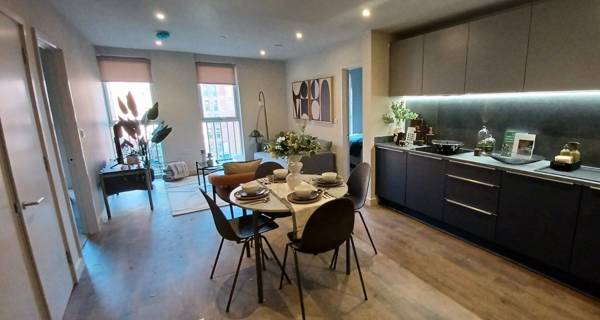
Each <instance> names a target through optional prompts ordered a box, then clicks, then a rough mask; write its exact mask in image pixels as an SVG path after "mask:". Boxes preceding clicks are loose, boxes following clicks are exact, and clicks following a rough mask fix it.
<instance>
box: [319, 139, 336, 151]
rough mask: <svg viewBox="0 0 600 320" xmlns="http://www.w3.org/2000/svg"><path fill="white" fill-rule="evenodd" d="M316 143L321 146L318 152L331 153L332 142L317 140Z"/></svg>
mask: <svg viewBox="0 0 600 320" xmlns="http://www.w3.org/2000/svg"><path fill="white" fill-rule="evenodd" d="M317 142H319V145H320V146H321V150H319V152H330V151H331V145H332V144H333V142H331V141H329V140H323V139H318V140H317Z"/></svg>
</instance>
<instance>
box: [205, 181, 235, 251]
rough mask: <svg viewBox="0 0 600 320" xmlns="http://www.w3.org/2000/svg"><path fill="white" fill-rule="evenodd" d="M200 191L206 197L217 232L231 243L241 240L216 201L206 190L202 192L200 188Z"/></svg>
mask: <svg viewBox="0 0 600 320" xmlns="http://www.w3.org/2000/svg"><path fill="white" fill-rule="evenodd" d="M200 191H201V192H202V195H204V198H205V199H206V202H208V206H209V208H210V212H211V213H212V216H213V220H214V222H215V227H217V231H218V232H219V234H220V235H221V237H223V238H225V239H227V240H229V241H238V240H240V238H239V237H238V235H237V234H236V233H235V231H234V230H233V228H232V227H231V224H230V223H229V221H227V218H225V215H224V214H223V211H221V208H219V206H218V205H217V204H216V203H215V201H214V200H213V199H212V198H211V197H210V196H209V195H208V194H207V193H206V192H205V191H204V190H202V188H200Z"/></svg>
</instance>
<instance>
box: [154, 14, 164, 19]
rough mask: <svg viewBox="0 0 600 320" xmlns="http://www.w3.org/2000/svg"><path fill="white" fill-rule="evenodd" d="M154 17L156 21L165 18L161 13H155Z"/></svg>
mask: <svg viewBox="0 0 600 320" xmlns="http://www.w3.org/2000/svg"><path fill="white" fill-rule="evenodd" d="M154 16H155V17H156V19H158V20H165V18H166V16H165V14H164V13H162V12H157V13H155V14H154Z"/></svg>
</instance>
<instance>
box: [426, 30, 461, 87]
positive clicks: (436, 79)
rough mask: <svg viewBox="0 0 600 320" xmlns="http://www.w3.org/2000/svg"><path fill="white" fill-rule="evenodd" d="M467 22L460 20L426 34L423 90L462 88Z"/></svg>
mask: <svg viewBox="0 0 600 320" xmlns="http://www.w3.org/2000/svg"><path fill="white" fill-rule="evenodd" d="M468 32H469V31H468V25H467V24H461V25H458V26H454V27H451V28H447V29H443V30H439V31H435V32H431V33H428V34H426V35H425V43H424V48H423V52H424V57H423V94H424V95H436V94H462V93H464V92H465V70H466V65H467V41H468Z"/></svg>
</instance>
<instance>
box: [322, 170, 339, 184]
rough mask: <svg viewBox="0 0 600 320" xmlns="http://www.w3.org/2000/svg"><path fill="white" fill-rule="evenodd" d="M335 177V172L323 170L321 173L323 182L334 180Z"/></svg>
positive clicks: (336, 175)
mask: <svg viewBox="0 0 600 320" xmlns="http://www.w3.org/2000/svg"><path fill="white" fill-rule="evenodd" d="M337 177H338V174H337V172H324V173H323V174H321V179H323V181H325V182H334V181H335V179H337Z"/></svg>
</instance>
